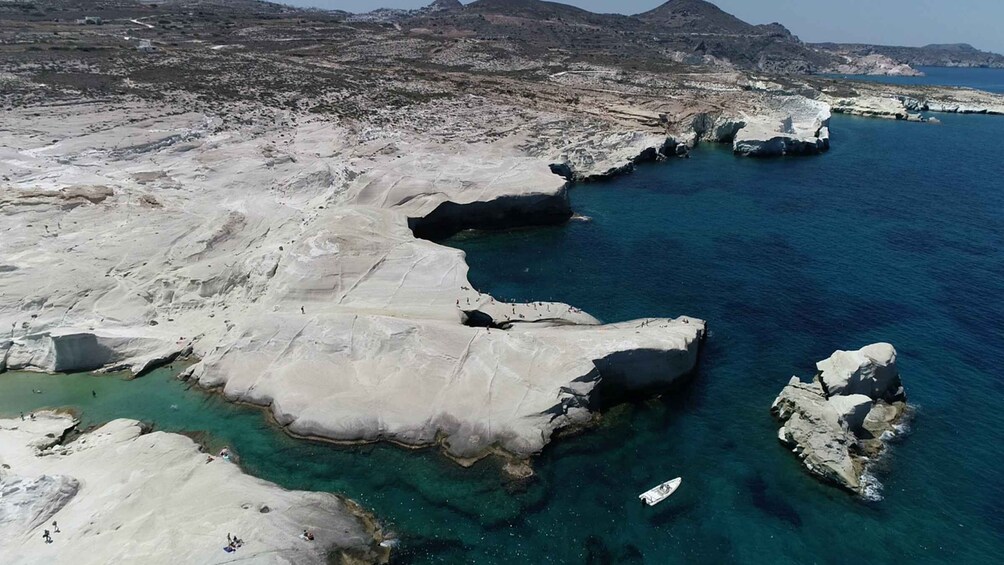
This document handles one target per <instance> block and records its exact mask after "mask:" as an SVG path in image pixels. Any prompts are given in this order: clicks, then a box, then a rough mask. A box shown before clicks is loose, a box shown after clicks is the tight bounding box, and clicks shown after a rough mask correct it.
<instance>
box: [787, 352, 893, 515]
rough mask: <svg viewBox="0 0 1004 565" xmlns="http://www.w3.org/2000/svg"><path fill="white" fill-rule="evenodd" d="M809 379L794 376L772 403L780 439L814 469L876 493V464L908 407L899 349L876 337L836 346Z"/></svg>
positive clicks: (855, 488)
mask: <svg viewBox="0 0 1004 565" xmlns="http://www.w3.org/2000/svg"><path fill="white" fill-rule="evenodd" d="M816 368H817V369H818V371H819V372H818V373H817V374H816V376H815V377H814V378H813V380H812V381H811V382H809V383H804V382H802V381H801V380H800V379H799V378H798V377H792V378H791V381H790V382H789V383H788V385H787V386H785V387H784V390H782V391H781V394H780V395H778V397H777V399H776V400H774V404H773V405H772V406H771V413H772V414H774V416H775V417H776V418H777V419H778V420H779V421H780V422H781V428H780V429H779V430H778V439H779V440H781V443H783V444H784V445H786V446H788V447H790V448H791V449H792V452H793V453H794V454H795V455H797V456H798V457H799V459H801V460H802V464H803V465H804V466H805V468H806V469H808V471H809V472H810V473H812V474H813V475H815V476H817V477H819V478H820V479H822V480H824V481H826V482H829V483H833V484H836V485H838V486H840V487H843V488H845V489H847V490H849V491H851V492H854V493H857V494H859V495H861V496H864V497H866V498H871V499H878V498H881V495H880V492H881V491H880V487H881V485H880V484H879V483H878V482H877V480H875V479H874V477H872V476H870V475H869V473H868V471H869V466H870V464H871V463H872V462H873V461H874V460H875V459H877V458H878V457H880V456H881V455H882V453H883V451H884V450H885V442H886V441H887V440H888V439H890V438H891V437H894V436H895V435H897V434H898V433H899V432H900V430H901V429H902V423H903V420H904V418H905V417H906V413H907V404H906V393H905V392H904V390H903V385H902V382H901V380H900V375H899V370H898V369H897V367H896V350H895V349H894V348H893V346H892V345H890V344H888V343H875V344H872V345H868V346H865V347H863V348H861V349H859V350H857V351H836V352H834V353H833V355H831V356H830V357H829V358H827V359H824V360H822V361H820V362H819V363H817V364H816Z"/></svg>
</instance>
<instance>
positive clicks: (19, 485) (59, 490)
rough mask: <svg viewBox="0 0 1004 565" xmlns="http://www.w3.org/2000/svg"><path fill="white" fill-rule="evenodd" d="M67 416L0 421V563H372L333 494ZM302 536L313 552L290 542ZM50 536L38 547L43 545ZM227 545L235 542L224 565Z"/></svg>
mask: <svg viewBox="0 0 1004 565" xmlns="http://www.w3.org/2000/svg"><path fill="white" fill-rule="evenodd" d="M75 426H76V421H75V420H74V419H73V418H72V417H71V416H68V415H66V414H59V413H53V412H40V413H35V414H29V415H25V416H24V417H23V419H19V418H13V419H3V420H0V489H2V490H0V549H2V550H3V556H4V562H5V563H39V562H43V561H44V562H49V563H76V564H89V563H93V564H95V565H98V564H104V563H165V564H168V563H221V562H225V561H227V560H241V561H244V560H250V561H253V562H255V563H276V564H279V563H304V564H308V563H317V564H322V563H330V562H331V561H330V560H331V559H332V558H333V559H335V560H336V562H341V563H353V562H381V561H384V560H385V558H386V555H387V549H386V548H383V547H381V546H380V541H381V539H380V535H381V534H380V532H379V528H378V526H377V525H376V524H375V523H374V522H373V520H372V518H370V517H369V516H367V515H366V514H365V513H364V512H363V511H362V510H361V509H359V508H358V507H356V506H355V505H354V504H353V503H351V502H348V501H345V500H343V499H341V498H339V497H337V496H335V495H332V494H325V493H311V492H298V491H287V490H283V489H281V488H279V487H277V486H276V485H274V484H271V483H267V482H265V481H262V480H259V479H255V478H253V477H250V476H248V475H245V474H244V473H242V472H241V470H240V468H239V467H238V466H237V465H236V464H234V463H231V462H229V461H227V460H225V459H223V458H221V457H210V456H209V455H207V454H206V453H204V452H202V451H201V450H200V448H199V446H198V445H196V444H195V443H194V442H193V441H192V440H191V439H189V438H187V437H185V436H181V435H176V434H167V433H163V432H155V431H150V430H149V429H148V428H147V427H145V426H143V425H142V424H140V423H139V422H136V421H132V420H115V421H113V422H109V423H108V424H106V425H104V426H102V427H100V428H98V429H96V430H93V431H90V432H87V433H83V434H79V435H75V434H73V432H74V429H75ZM304 530H308V531H309V532H310V533H311V534H313V536H314V539H313V541H308V540H305V539H301V538H300V535H301V534H302V532H303V531H304ZM45 532H48V533H49V539H51V541H49V542H47V541H46V540H44V539H43V535H44V533H45ZM231 536H232V537H233V538H240V539H241V540H242V543H241V544H240V547H238V548H237V549H236V551H234V552H233V553H230V554H227V553H226V552H224V548H225V547H227V546H228V542H229V541H230V538H231Z"/></svg>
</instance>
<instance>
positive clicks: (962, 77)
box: [834, 67, 1004, 92]
mask: <svg viewBox="0 0 1004 565" xmlns="http://www.w3.org/2000/svg"><path fill="white" fill-rule="evenodd" d="M917 70H919V71H921V72H922V73H924V76H922V77H884V76H869V75H834V76H839V77H842V78H849V79H854V80H867V81H872V82H885V83H891V84H936V85H939V86H968V87H970V88H977V89H979V90H987V91H990V92H1004V69H954V68H947V67H917Z"/></svg>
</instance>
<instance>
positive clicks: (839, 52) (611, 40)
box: [0, 0, 1004, 74]
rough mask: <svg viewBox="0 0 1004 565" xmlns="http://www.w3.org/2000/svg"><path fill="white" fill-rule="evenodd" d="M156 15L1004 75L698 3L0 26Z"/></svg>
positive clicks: (65, 6)
mask: <svg viewBox="0 0 1004 565" xmlns="http://www.w3.org/2000/svg"><path fill="white" fill-rule="evenodd" d="M373 4H374V5H379V4H380V0H374V2H373ZM162 12H179V13H182V12H188V13H189V14H190V15H192V17H200V14H202V13H203V12H205V14H207V15H208V14H212V16H213V17H223V16H225V15H226V16H229V17H255V18H266V19H268V18H283V17H290V16H294V17H303V18H305V19H308V20H312V21H316V20H337V21H344V22H348V23H372V24H389V25H394V26H396V27H399V28H400V29H401V31H403V32H405V33H416V34H423V35H431V36H440V37H442V38H443V39H444V40H479V41H501V42H507V46H506V49H516V50H517V51H519V52H520V54H521V55H523V56H526V57H529V58H531V59H541V58H546V56H547V55H548V53H552V54H553V53H555V52H570V53H582V54H588V55H589V58H590V59H591V60H593V61H596V62H602V61H604V60H609V61H620V62H623V61H627V60H631V61H635V60H637V61H641V62H643V64H644V65H645V66H654V67H659V66H666V65H670V64H680V63H683V64H690V65H703V66H707V67H712V68H717V69H725V70H727V69H742V70H754V71H762V72H770V73H777V74H814V73H831V72H838V73H842V74H916V71H915V70H914V68H913V67H917V66H942V67H997V68H1004V56H1002V55H998V54H996V53H989V52H986V51H980V50H978V49H976V48H975V47H973V46H971V45H969V44H965V43H959V44H944V45H937V44H933V45H926V46H924V47H896V46H884V45H865V44H852V43H806V42H803V41H802V40H800V39H799V38H798V37H797V36H795V35H794V34H792V33H791V32H790V31H789V30H788V29H787V28H786V27H785V26H784V25H782V24H781V23H776V22H775V23H771V24H764V25H754V24H750V23H748V22H745V21H743V20H741V19H739V18H737V17H736V16H734V15H732V14H729V13H728V12H726V11H724V10H722V9H721V8H719V7H718V6H716V5H715V4H713V3H711V2H707V1H705V0H669V1H667V2H665V3H663V4H662V5H660V6H658V7H656V8H654V9H652V10H649V11H647V12H642V13H640V14H635V15H630V16H629V15H623V14H598V13H593V12H590V11H588V10H584V9H582V8H577V7H575V6H570V5H567V4H562V3H560V2H546V1H543V0H476V1H474V2H471V3H470V4H466V5H464V4H462V3H461V2H460V0H434V1H432V2H431V3H430V4H428V5H427V6H425V7H423V8H419V9H415V10H399V9H388V8H378V9H375V10H373V11H370V12H367V13H363V14H350V13H348V12H344V11H340V10H318V9H306V8H295V7H292V6H288V5H283V4H279V3H274V2H266V1H261V0H73V1H72V2H71V1H69V0H34V1H32V2H27V1H24V0H21V1H16V2H4V1H0V20H3V19H5V18H4V14H12V15H14V16H16V19H25V20H28V21H51V20H53V19H56V20H62V21H66V20H69V21H75V20H84V21H87V18H88V17H92V18H93V17H104V19H105V20H116V19H129V18H137V17H149V16H150V15H151V14H154V13H162ZM297 15H299V16H297ZM207 17H208V16H207ZM95 21H96V20H95ZM514 46H516V47H514Z"/></svg>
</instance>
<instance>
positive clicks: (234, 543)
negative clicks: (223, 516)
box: [223, 533, 244, 553]
mask: <svg viewBox="0 0 1004 565" xmlns="http://www.w3.org/2000/svg"><path fill="white" fill-rule="evenodd" d="M243 546H244V540H242V539H241V538H239V537H237V536H231V535H230V534H229V533H227V546H226V547H224V548H223V551H226V552H227V553H233V552H235V551H237V549H238V548H240V547H243Z"/></svg>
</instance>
